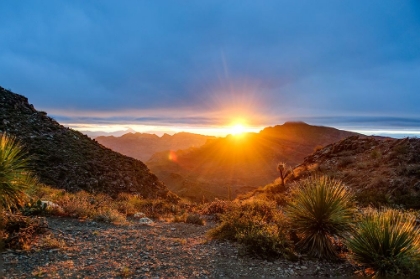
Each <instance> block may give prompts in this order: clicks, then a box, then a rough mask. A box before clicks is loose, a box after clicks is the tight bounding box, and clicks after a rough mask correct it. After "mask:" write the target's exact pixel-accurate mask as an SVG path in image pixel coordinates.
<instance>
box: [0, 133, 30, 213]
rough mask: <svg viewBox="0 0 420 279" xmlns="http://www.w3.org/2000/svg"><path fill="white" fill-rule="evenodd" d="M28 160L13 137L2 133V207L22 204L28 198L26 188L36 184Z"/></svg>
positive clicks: (0, 205) (0, 197) (0, 178)
mask: <svg viewBox="0 0 420 279" xmlns="http://www.w3.org/2000/svg"><path fill="white" fill-rule="evenodd" d="M28 160H29V157H28V156H27V154H26V152H24V151H23V149H22V146H21V145H20V144H19V143H18V142H17V141H16V140H15V139H14V138H13V137H9V136H7V135H5V134H3V135H0V207H3V208H4V209H6V210H9V211H10V210H11V209H12V208H15V207H16V206H18V205H21V204H22V202H23V201H24V200H25V198H26V194H25V190H27V189H28V188H29V187H30V186H32V185H34V184H36V179H35V177H34V176H33V175H32V173H31V172H30V171H29V167H28Z"/></svg>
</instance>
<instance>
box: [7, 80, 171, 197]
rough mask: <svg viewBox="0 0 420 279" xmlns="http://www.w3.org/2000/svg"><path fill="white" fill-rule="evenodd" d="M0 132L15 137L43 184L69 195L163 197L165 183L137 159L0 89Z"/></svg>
mask: <svg viewBox="0 0 420 279" xmlns="http://www.w3.org/2000/svg"><path fill="white" fill-rule="evenodd" d="M0 133H7V134H8V135H12V136H15V137H16V138H17V139H18V140H19V141H20V142H21V143H22V144H23V145H24V147H25V148H26V150H27V151H28V153H29V154H30V155H31V156H32V162H33V168H34V172H35V173H36V174H37V176H38V177H39V178H40V181H41V182H42V183H45V184H47V185H50V186H53V187H56V188H61V189H66V190H68V191H77V190H81V189H83V190H87V191H89V192H106V193H109V194H111V195H115V194H117V193H119V192H132V193H138V194H141V195H142V196H144V197H157V196H161V197H163V196H166V195H167V193H168V190H167V188H166V187H165V185H164V184H163V183H162V182H160V181H159V180H158V178H157V177H156V176H155V175H154V174H152V173H151V172H150V171H149V169H148V168H147V167H146V165H145V164H143V163H142V162H141V161H138V160H135V159H133V158H129V157H126V156H123V155H121V154H119V153H116V152H114V151H112V150H110V149H108V148H105V147H104V146H102V145H100V144H98V143H97V142H96V141H94V140H92V139H90V138H88V137H87V136H85V135H83V134H81V133H80V132H77V131H74V130H71V129H69V128H65V127H64V126H62V125H60V124H59V123H57V122H56V121H55V120H54V119H52V118H51V117H49V116H47V113H46V112H42V111H37V110H36V109H35V108H34V107H33V105H31V104H29V103H28V99H27V98H25V97H24V96H21V95H18V94H14V93H12V92H11V91H8V90H5V89H3V88H1V87H0Z"/></svg>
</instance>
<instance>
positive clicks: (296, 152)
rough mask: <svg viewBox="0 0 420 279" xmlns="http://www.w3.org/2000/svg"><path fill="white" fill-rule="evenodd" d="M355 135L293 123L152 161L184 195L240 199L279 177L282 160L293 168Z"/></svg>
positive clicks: (170, 185) (169, 184)
mask: <svg viewBox="0 0 420 279" xmlns="http://www.w3.org/2000/svg"><path fill="white" fill-rule="evenodd" d="M354 135H358V134H357V133H353V132H348V131H342V130H338V129H335V128H330V127H321V126H311V125H308V124H306V123H303V122H287V123H285V124H283V125H278V126H275V127H268V128H265V129H264V130H262V131H261V132H259V133H248V134H244V135H241V136H233V135H229V136H227V137H225V138H215V139H212V140H208V141H207V142H206V143H205V144H204V145H203V146H201V147H192V148H189V149H186V150H179V151H176V152H174V151H165V152H160V153H157V154H155V155H153V156H152V157H151V159H150V160H149V161H147V162H146V164H147V165H148V167H149V168H150V169H151V170H152V171H153V172H154V173H155V174H156V175H157V176H158V177H159V179H161V180H162V181H164V183H165V184H166V185H167V187H168V188H169V189H170V190H171V191H174V192H175V193H177V194H179V195H181V196H185V197H189V198H192V199H197V198H199V199H202V198H204V199H212V198H215V197H219V198H228V197H229V196H230V197H231V198H234V197H235V196H236V195H238V194H242V193H245V192H248V191H250V190H252V189H255V188H256V187H258V186H261V185H265V184H267V183H269V182H271V181H273V180H274V179H275V178H276V177H277V176H278V172H277V170H276V166H277V164H278V163H279V162H285V163H286V164H287V165H288V166H290V167H293V166H295V165H297V164H299V163H301V162H302V161H303V159H304V158H305V157H306V156H308V155H310V154H311V153H313V152H314V150H315V149H316V148H317V147H318V148H320V147H322V146H325V145H328V144H331V143H333V142H336V141H339V140H341V139H344V138H346V137H349V136H354Z"/></svg>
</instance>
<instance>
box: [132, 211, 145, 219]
mask: <svg viewBox="0 0 420 279" xmlns="http://www.w3.org/2000/svg"><path fill="white" fill-rule="evenodd" d="M133 217H134V218H138V219H140V218H143V217H146V214H144V213H143V212H136V213H134V215H133Z"/></svg>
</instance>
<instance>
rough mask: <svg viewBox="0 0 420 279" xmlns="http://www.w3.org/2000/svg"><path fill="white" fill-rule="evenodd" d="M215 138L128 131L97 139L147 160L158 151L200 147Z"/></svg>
mask: <svg viewBox="0 0 420 279" xmlns="http://www.w3.org/2000/svg"><path fill="white" fill-rule="evenodd" d="M214 138H215V137H210V136H203V135H197V134H192V133H185V132H182V133H177V134H174V135H173V136H170V135H168V134H164V135H163V136H162V137H159V136H157V135H155V134H147V133H127V134H125V135H122V136H121V137H115V136H101V137H97V138H96V140H97V141H98V142H99V143H100V144H102V145H104V146H106V147H108V148H111V149H112V150H114V151H117V152H119V153H121V154H124V155H127V156H130V157H133V158H136V159H139V160H142V161H147V160H149V159H150V157H151V156H152V155H153V154H155V153H156V152H161V151H165V150H179V149H186V148H189V147H198V146H201V145H203V144H205V143H206V141H207V140H208V139H214Z"/></svg>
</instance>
